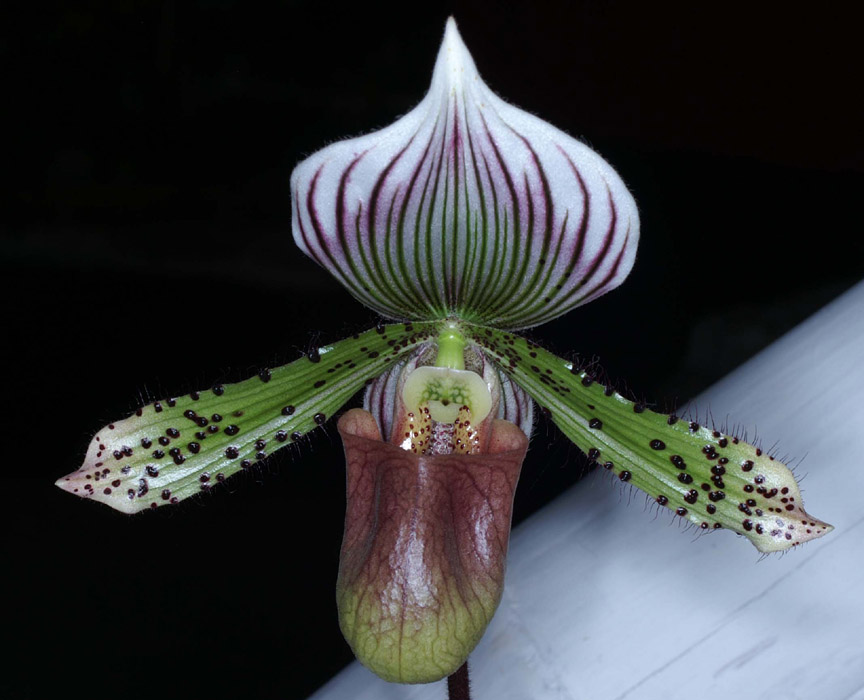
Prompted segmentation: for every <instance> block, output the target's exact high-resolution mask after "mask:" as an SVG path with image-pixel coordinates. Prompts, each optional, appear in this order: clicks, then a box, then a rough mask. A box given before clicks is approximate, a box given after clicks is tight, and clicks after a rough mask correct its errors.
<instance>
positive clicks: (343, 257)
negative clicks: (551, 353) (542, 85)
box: [291, 19, 639, 328]
mask: <svg viewBox="0 0 864 700" xmlns="http://www.w3.org/2000/svg"><path fill="white" fill-rule="evenodd" d="M291 189H292V198H293V205H294V207H293V209H294V211H293V229H294V238H295V241H296V242H297V244H298V245H299V246H300V248H301V249H302V250H303V251H304V252H305V253H306V254H308V255H309V256H311V257H312V258H313V259H314V260H316V261H317V262H318V263H320V264H321V265H323V266H324V267H325V268H327V269H328V270H329V271H330V272H331V273H332V274H333V275H334V276H335V277H336V278H337V279H338V280H339V281H340V282H341V283H342V284H344V285H345V287H347V289H348V290H349V291H350V292H351V293H352V294H353V295H354V296H355V297H356V298H357V299H358V300H359V301H361V302H363V303H364V304H366V305H367V306H369V307H371V308H373V309H375V310H377V311H378V312H380V313H381V314H383V315H385V316H388V317H391V318H399V319H434V318H444V317H448V316H457V317H460V318H464V319H467V320H471V321H475V322H478V323H483V324H489V325H493V326H497V327H504V328H525V327H529V326H534V325H537V324H539V323H543V322H545V321H548V320H550V319H552V318H555V317H557V316H560V315H562V314H564V313H566V312H567V311H569V310H570V309H572V308H574V307H576V306H579V305H580V304H584V303H586V302H588V301H591V300H592V299H595V298H596V297H598V296H600V295H601V294H604V293H605V292H607V291H609V290H610V289H612V288H614V287H616V286H617V285H618V284H620V283H621V282H622V281H623V280H624V278H625V277H626V276H627V274H628V273H629V271H630V268H631V267H632V265H633V261H634V258H635V254H636V245H637V240H638V237H639V217H638V213H637V210H636V205H635V203H634V201H633V198H632V197H631V195H630V193H629V192H628V191H627V188H626V187H625V186H624V184H623V183H622V181H621V179H620V178H619V177H618V175H617V174H616V173H615V171H614V170H613V169H612V168H611V167H610V166H609V164H608V163H606V162H605V161H604V160H603V159H602V158H600V156H598V155H597V154H596V153H594V152H593V151H592V150H591V149H589V148H588V147H587V146H585V145H584V144H582V143H579V142H578V141H576V140H575V139H573V138H571V137H570V136H568V135H566V134H565V133H563V132H562V131H560V130H558V129H556V128H555V127H553V126H551V125H550V124H547V123H546V122H544V121H542V120H541V119H538V118H537V117H534V116H532V115H530V114H528V113H527V112H523V111H522V110H520V109H517V108H516V107H513V106H512V105H509V104H507V103H506V102H504V101H503V100H501V99H500V98H499V97H497V96H496V95H494V94H493V93H492V91H491V90H490V89H489V88H488V87H487V86H486V84H485V83H484V82H483V81H482V80H481V79H480V76H479V74H478V73H477V69H476V67H475V65H474V61H473V59H472V58H471V55H470V54H469V53H468V50H467V48H466V47H465V44H464V43H463V42H462V39H461V37H460V36H459V32H458V31H457V29H456V24H455V22H454V21H453V20H452V19H450V20H449V21H448V23H447V28H446V31H445V35H444V41H443V43H442V45H441V49H440V51H439V54H438V60H437V63H436V65H435V70H434V74H433V77H432V86H431V88H430V90H429V93H428V94H427V95H426V97H425V98H424V99H423V101H422V102H421V103H420V104H419V105H418V106H417V107H416V108H415V109H413V110H412V111H411V112H409V113H408V114H407V115H405V116H404V117H402V118H401V119H399V120H398V121H397V122H396V123H394V124H392V125H391V126H389V127H387V128H385V129H383V130H381V131H378V132H375V133H372V134H368V135H366V136H361V137H359V138H354V139H350V140H347V141H342V142H339V143H335V144H333V145H331V146H328V147H327V148H325V149H323V150H321V151H319V152H318V153H315V154H314V155H312V156H311V157H310V158H308V159H306V160H305V161H303V162H302V163H300V165H298V166H297V168H296V169H295V171H294V173H293V175H292V178H291Z"/></svg>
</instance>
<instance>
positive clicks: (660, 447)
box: [464, 325, 833, 552]
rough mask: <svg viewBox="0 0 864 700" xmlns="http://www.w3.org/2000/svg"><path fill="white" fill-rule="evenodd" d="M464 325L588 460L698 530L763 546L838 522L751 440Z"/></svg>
mask: <svg viewBox="0 0 864 700" xmlns="http://www.w3.org/2000/svg"><path fill="white" fill-rule="evenodd" d="M464 332H465V334H466V336H468V337H470V338H472V340H474V342H476V343H477V344H478V345H480V346H481V347H482V348H483V349H484V350H485V351H486V352H487V353H488V354H489V355H491V356H492V357H493V358H494V359H496V360H497V361H498V362H499V363H500V365H501V367H502V369H503V371H504V372H505V373H506V374H507V375H508V376H509V377H510V378H511V379H513V381H514V382H516V383H517V384H519V385H520V386H522V388H523V389H525V391H527V392H528V394H529V395H530V396H531V398H533V399H534V400H535V401H536V402H537V403H538V404H539V405H540V406H542V407H543V408H545V409H547V410H548V411H549V413H550V415H551V418H552V420H553V421H554V422H555V424H556V425H557V426H558V427H559V428H560V429H561V430H562V432H563V433H564V434H565V435H566V436H567V437H568V438H570V440H572V441H573V442H574V443H575V444H576V445H577V446H579V447H580V448H581V449H582V450H584V451H585V452H586V453H587V454H588V456H589V457H590V458H591V459H593V460H594V461H596V462H597V463H598V464H600V465H601V466H603V467H605V468H606V469H608V470H610V471H613V472H614V473H615V474H616V475H617V476H618V477H619V478H620V479H621V481H625V482H629V483H631V484H633V485H634V486H636V487H638V488H639V489H641V490H642V491H645V492H646V493H647V494H648V495H649V496H651V498H653V499H655V500H656V501H657V503H659V504H660V505H663V506H665V507H667V508H670V509H671V510H672V511H673V512H675V513H677V514H678V515H680V516H682V517H684V518H687V519H688V520H689V521H690V522H692V523H694V524H695V525H697V526H698V527H700V528H702V529H706V530H708V529H718V528H724V527H725V528H729V529H731V530H734V531H735V532H738V533H740V534H742V535H745V536H746V537H748V538H749V539H750V540H751V541H752V542H753V544H754V545H755V546H756V548H757V549H758V550H759V551H760V552H774V551H780V550H784V549H789V548H790V547H793V546H795V545H797V544H801V543H802V542H806V541H808V540H811V539H815V538H816V537H821V536H822V535H825V534H827V533H828V532H830V531H831V530H832V529H833V528H832V526H831V525H828V524H827V523H824V522H821V521H820V520H817V519H816V518H813V517H812V516H810V515H808V514H807V512H806V511H805V510H804V508H803V503H802V500H801V492H800V490H799V489H798V485H797V483H796V482H795V477H794V476H793V475H792V472H791V471H790V470H789V468H788V467H787V466H786V465H785V464H783V463H781V462H779V461H777V460H775V459H774V458H773V457H771V456H769V455H766V454H764V453H763V452H762V451H761V450H760V449H758V448H756V447H754V446H753V445H750V444H747V443H745V442H743V441H741V440H740V439H739V438H737V437H735V436H731V435H724V434H722V433H720V432H719V431H716V430H712V429H710V428H706V427H704V426H700V425H698V424H696V423H693V422H688V421H684V420H680V419H677V418H676V417H675V416H666V415H662V414H659V413H655V412H653V411H650V410H648V409H646V408H645V407H644V406H642V405H641V404H637V403H633V402H632V401H629V400H627V399H625V398H624V397H623V396H621V395H620V394H618V393H617V392H615V391H612V390H611V388H609V387H604V386H603V385H601V384H599V383H597V382H595V381H594V380H593V378H592V377H591V376H590V375H589V374H587V373H586V372H584V371H579V370H578V369H576V370H574V368H573V365H572V364H571V363H570V362H567V361H566V360H563V359H561V358H559V357H556V356H555V355H553V354H551V353H549V352H547V351H546V350H543V349H542V348H540V347H538V346H536V345H534V344H533V343H531V342H530V341H527V340H526V339H524V338H521V337H519V336H515V335H512V334H509V333H505V332H502V331H498V330H494V329H491V328H484V327H478V326H469V325H465V327H464Z"/></svg>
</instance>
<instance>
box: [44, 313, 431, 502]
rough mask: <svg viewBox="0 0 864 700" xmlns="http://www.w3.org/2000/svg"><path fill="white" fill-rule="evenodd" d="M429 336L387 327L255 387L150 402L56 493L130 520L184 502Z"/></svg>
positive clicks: (99, 443) (109, 430) (268, 450)
mask: <svg viewBox="0 0 864 700" xmlns="http://www.w3.org/2000/svg"><path fill="white" fill-rule="evenodd" d="M433 331H434V328H433V327H432V326H431V325H430V324H413V325H412V324H410V323H408V324H402V323H399V324H394V325H389V326H383V325H382V326H379V327H377V328H373V329H371V330H369V331H366V332H365V333H362V334H358V335H355V336H354V337H352V338H348V339H346V340H342V341H339V342H338V343H334V344H333V345H328V346H325V347H322V348H319V349H318V351H317V352H315V353H313V354H311V355H309V356H308V357H304V358H301V359H299V360H297V361H295V362H292V363H290V364H287V365H284V366H283V367H278V368H276V369H272V370H263V371H262V372H260V373H259V374H258V376H256V377H253V378H252V379H247V380H246V381H243V382H238V383H236V384H225V385H217V386H215V387H213V388H212V389H208V390H206V391H201V392H197V391H195V392H192V393H191V394H188V395H186V396H180V397H177V398H172V399H166V400H163V401H156V402H154V403H151V404H148V405H147V406H144V407H143V408H140V409H139V410H138V411H136V412H135V413H134V414H133V415H131V416H129V417H128V418H126V419H124V420H121V421H118V422H116V423H111V424H109V425H107V426H105V427H104V428H103V429H102V430H100V431H99V432H98V433H97V434H96V436H95V437H94V438H93V440H92V441H91V443H90V447H89V448H88V450H87V456H86V458H85V460H84V464H83V465H82V466H81V468H80V469H78V471H76V472H73V473H72V474H69V475H68V476H65V477H63V478H61V479H59V480H58V481H57V486H59V487H60V488H62V489H64V490H65V491H69V492H70V493H74V494H76V495H78V496H82V497H85V498H92V499H93V500H96V501H101V502H102V503H106V504H107V505H109V506H111V507H112V508H115V509H117V510H119V511H122V512H124V513H135V512H138V511H140V510H144V509H146V508H156V507H157V506H160V505H167V504H172V503H177V502H179V501H182V500H183V499H184V498H188V497H189V496H192V495H193V494H196V493H199V492H200V491H206V490H207V489H209V488H210V487H211V486H212V485H213V484H215V483H217V482H220V481H224V480H225V479H226V478H228V477H230V476H231V475H232V474H235V473H236V472H238V471H240V470H242V469H245V468H249V467H251V466H252V465H253V464H254V463H255V462H257V461H259V460H261V459H264V458H265V457H266V456H268V455H270V454H272V453H273V452H274V451H275V450H278V449H279V448H281V447H284V446H285V445H288V444H290V443H291V442H293V441H295V440H297V439H299V438H300V437H301V436H302V435H304V434H305V433H307V432H309V431H310V430H313V429H314V428H316V427H318V426H319V425H322V424H323V423H325V422H326V421H327V419H328V418H330V417H331V416H332V415H333V413H335V412H336V411H338V410H339V409H340V408H342V406H343V405H344V404H345V402H346V401H347V400H348V399H350V398H351V396H353V395H354V394H355V393H356V392H357V391H358V390H359V389H360V388H361V387H362V386H363V385H364V384H365V383H366V382H367V381H369V380H371V379H373V378H374V377H377V376H378V375H380V374H382V373H383V372H385V371H386V370H387V368H388V367H389V366H390V365H391V364H393V363H394V362H397V361H398V360H399V359H400V358H402V357H403V356H405V355H407V354H408V353H409V352H410V351H411V350H413V349H414V348H416V347H417V346H418V345H420V344H422V343H423V342H425V341H426V340H427V338H428V337H429V335H430V333H431V332H433Z"/></svg>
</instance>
